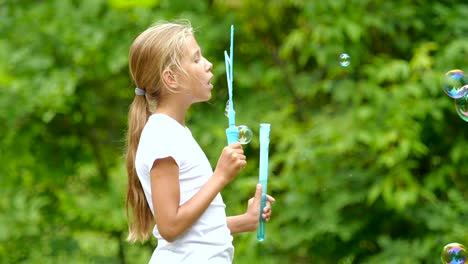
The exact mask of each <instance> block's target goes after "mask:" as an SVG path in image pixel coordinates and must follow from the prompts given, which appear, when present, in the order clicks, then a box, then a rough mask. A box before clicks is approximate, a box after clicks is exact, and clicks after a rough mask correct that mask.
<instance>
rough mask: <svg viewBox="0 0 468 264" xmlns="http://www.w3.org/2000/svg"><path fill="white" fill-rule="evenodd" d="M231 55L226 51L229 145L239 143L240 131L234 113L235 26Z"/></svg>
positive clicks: (227, 130) (232, 33)
mask: <svg viewBox="0 0 468 264" xmlns="http://www.w3.org/2000/svg"><path fill="white" fill-rule="evenodd" d="M229 52H230V53H229V55H228V54H227V52H226V51H224V62H225V64H226V77H227V84H228V91H229V109H228V113H227V116H228V119H229V127H228V128H227V129H226V137H227V140H228V144H229V145H230V144H232V143H235V142H239V129H238V128H237V127H236V112H235V111H234V102H233V100H232V80H233V72H232V68H233V61H234V54H233V52H234V25H231V45H230V50H229Z"/></svg>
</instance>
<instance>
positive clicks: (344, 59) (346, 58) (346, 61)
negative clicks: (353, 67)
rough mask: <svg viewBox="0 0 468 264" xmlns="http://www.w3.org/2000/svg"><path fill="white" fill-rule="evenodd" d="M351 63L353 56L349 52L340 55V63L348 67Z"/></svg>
mask: <svg viewBox="0 0 468 264" xmlns="http://www.w3.org/2000/svg"><path fill="white" fill-rule="evenodd" d="M349 64H351V56H349V55H348V54H347V53H343V54H341V55H340V65H341V66H343V67H348V66H349Z"/></svg>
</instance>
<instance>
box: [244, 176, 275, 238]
mask: <svg viewBox="0 0 468 264" xmlns="http://www.w3.org/2000/svg"><path fill="white" fill-rule="evenodd" d="M266 198H267V202H266V205H265V208H263V212H262V218H263V220H264V221H265V222H268V221H270V217H271V205H272V204H273V203H274V202H276V200H275V198H273V197H271V196H270V195H267V196H266ZM261 202H262V185H261V184H257V189H256V190H255V196H254V197H253V198H250V199H249V202H248V207H247V212H246V214H247V215H249V216H250V218H251V219H252V220H253V221H255V228H254V229H256V228H257V227H258V225H259V223H260V217H259V216H260V206H261Z"/></svg>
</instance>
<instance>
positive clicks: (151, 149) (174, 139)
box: [143, 129, 182, 171]
mask: <svg viewBox="0 0 468 264" xmlns="http://www.w3.org/2000/svg"><path fill="white" fill-rule="evenodd" d="M180 144H181V143H180V137H179V136H178V132H177V131H174V130H171V129H168V130H164V131H161V130H158V131H156V132H155V133H154V134H153V135H152V136H151V137H149V138H147V140H145V146H144V148H145V150H146V151H145V154H146V155H145V158H144V159H143V162H144V165H145V167H147V168H148V170H149V171H150V170H151V168H152V167H153V164H154V162H155V161H156V160H158V159H163V158H167V157H171V158H173V159H174V161H175V162H176V164H177V166H179V168H180V166H181V163H182V152H181V147H180Z"/></svg>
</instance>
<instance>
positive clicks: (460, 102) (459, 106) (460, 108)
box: [455, 95, 468, 122]
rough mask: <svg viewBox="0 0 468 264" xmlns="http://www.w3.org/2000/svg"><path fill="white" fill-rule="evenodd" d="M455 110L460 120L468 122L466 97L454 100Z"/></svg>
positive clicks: (467, 98) (467, 101)
mask: <svg viewBox="0 0 468 264" xmlns="http://www.w3.org/2000/svg"><path fill="white" fill-rule="evenodd" d="M455 109H456V110H457V114H458V116H460V118H461V119H463V120H464V121H466V122H468V95H465V96H463V97H462V98H458V99H455Z"/></svg>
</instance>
